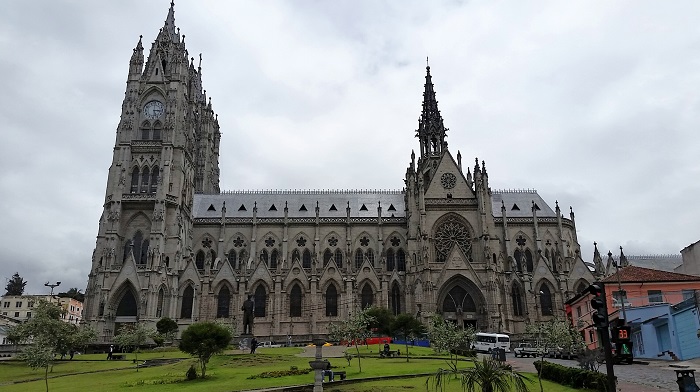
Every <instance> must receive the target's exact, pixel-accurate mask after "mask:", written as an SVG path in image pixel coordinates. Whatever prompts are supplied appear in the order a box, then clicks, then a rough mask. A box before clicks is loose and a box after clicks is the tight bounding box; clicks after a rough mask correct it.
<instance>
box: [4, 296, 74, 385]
mask: <svg viewBox="0 0 700 392" xmlns="http://www.w3.org/2000/svg"><path fill="white" fill-rule="evenodd" d="M63 312H64V311H63V309H62V308H61V307H60V306H58V305H56V304H53V303H50V302H48V301H45V300H39V301H38V302H37V303H36V304H35V307H34V317H32V318H30V319H29V320H28V321H27V322H25V323H23V324H20V325H17V326H14V327H12V328H10V330H9V331H8V337H9V338H10V339H11V340H12V341H13V343H16V344H17V343H22V342H27V343H29V344H28V345H27V346H26V347H25V348H24V349H23V351H22V353H20V355H19V358H20V359H22V360H24V361H25V362H26V363H27V365H28V366H29V367H31V368H32V369H44V381H45V383H46V390H47V391H48V390H49V380H48V377H49V368H50V367H51V366H52V365H53V363H54V358H55V356H56V354H58V353H61V352H66V351H67V350H68V347H69V345H70V343H69V342H70V339H71V338H72V335H73V334H74V332H75V328H76V327H75V326H74V325H71V324H68V323H65V322H63V321H61V320H60V317H61V315H62V314H63Z"/></svg>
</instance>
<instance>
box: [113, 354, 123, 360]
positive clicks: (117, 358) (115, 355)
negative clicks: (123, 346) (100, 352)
mask: <svg viewBox="0 0 700 392" xmlns="http://www.w3.org/2000/svg"><path fill="white" fill-rule="evenodd" d="M125 357H126V355H124V354H112V360H113V361H120V360H122V359H124V358H125Z"/></svg>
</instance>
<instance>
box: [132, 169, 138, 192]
mask: <svg viewBox="0 0 700 392" xmlns="http://www.w3.org/2000/svg"><path fill="white" fill-rule="evenodd" d="M131 193H139V168H138V167H135V168H134V170H132V171H131Z"/></svg>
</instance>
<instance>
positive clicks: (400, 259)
mask: <svg viewBox="0 0 700 392" xmlns="http://www.w3.org/2000/svg"><path fill="white" fill-rule="evenodd" d="M396 270H397V271H406V253H404V251H403V249H399V250H398V251H396Z"/></svg>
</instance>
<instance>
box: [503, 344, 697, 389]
mask: <svg viewBox="0 0 700 392" xmlns="http://www.w3.org/2000/svg"><path fill="white" fill-rule="evenodd" d="M536 360H537V359H535V358H515V356H514V355H513V354H512V353H509V354H508V355H507V356H506V361H507V362H508V363H510V364H511V365H513V369H514V370H520V371H525V372H533V373H534V372H536V371H535V366H534V365H533V362H534V361H536ZM545 360H546V361H549V362H554V363H558V364H561V365H564V366H569V367H578V362H577V361H576V360H567V359H554V358H545ZM649 362H650V363H649V364H648V365H642V364H636V363H635V364H632V365H615V375H616V376H617V378H618V387H619V390H621V391H625V392H626V391H630V392H632V391H634V392H652V391H677V390H678V384H676V372H675V371H674V369H678V368H673V367H669V365H674V366H688V369H695V370H696V371H697V370H700V364H698V363H694V362H669V361H649ZM678 370H680V369H678ZM599 371H600V372H603V373H604V372H605V364H602V365H601V366H600V369H599ZM698 373H700V371H698ZM645 387H646V388H645Z"/></svg>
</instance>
